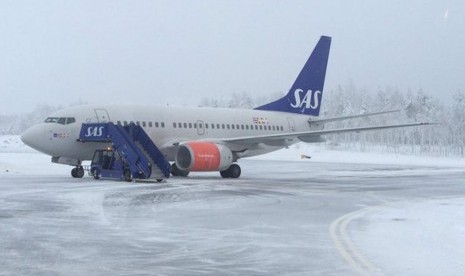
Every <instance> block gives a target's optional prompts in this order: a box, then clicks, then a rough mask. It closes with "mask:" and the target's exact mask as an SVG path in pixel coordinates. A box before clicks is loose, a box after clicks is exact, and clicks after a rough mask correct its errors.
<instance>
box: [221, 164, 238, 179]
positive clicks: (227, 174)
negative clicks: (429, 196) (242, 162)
mask: <svg viewBox="0 0 465 276" xmlns="http://www.w3.org/2000/svg"><path fill="white" fill-rule="evenodd" d="M220 174H221V176H222V177H223V178H239V176H241V167H239V165H237V164H232V165H231V166H229V168H227V169H226V170H224V171H220Z"/></svg>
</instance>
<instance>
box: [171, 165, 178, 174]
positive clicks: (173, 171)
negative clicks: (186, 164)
mask: <svg viewBox="0 0 465 276" xmlns="http://www.w3.org/2000/svg"><path fill="white" fill-rule="evenodd" d="M171 174H172V175H173V176H178V175H179V169H178V166H176V164H175V163H173V164H171Z"/></svg>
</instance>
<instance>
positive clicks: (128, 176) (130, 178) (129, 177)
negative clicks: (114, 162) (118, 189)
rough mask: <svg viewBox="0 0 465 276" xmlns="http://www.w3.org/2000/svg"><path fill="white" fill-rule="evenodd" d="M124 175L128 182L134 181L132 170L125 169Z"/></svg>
mask: <svg viewBox="0 0 465 276" xmlns="http://www.w3.org/2000/svg"><path fill="white" fill-rule="evenodd" d="M123 177H124V180H125V181H127V182H131V181H132V173H131V171H130V170H127V169H126V170H124V173H123Z"/></svg>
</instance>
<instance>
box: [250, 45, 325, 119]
mask: <svg viewBox="0 0 465 276" xmlns="http://www.w3.org/2000/svg"><path fill="white" fill-rule="evenodd" d="M330 46H331V37H329V36H322V37H321V38H320V41H318V44H317V45H316V46H315V49H313V52H312V54H311V55H310V57H309V58H308V60H307V63H305V65H304V68H302V71H300V74H299V76H298V77H297V79H296V80H295V82H294V84H293V85H292V87H291V89H290V90H289V92H288V93H287V95H286V96H284V97H283V98H281V99H279V100H277V101H274V102H271V103H269V104H265V105H262V106H259V107H257V108H255V109H258V110H270V111H282V112H290V113H298V114H306V115H313V116H318V115H319V114H320V105H321V99H322V96H323V86H324V83H325V75H326V66H327V65H328V56H329V48H330Z"/></svg>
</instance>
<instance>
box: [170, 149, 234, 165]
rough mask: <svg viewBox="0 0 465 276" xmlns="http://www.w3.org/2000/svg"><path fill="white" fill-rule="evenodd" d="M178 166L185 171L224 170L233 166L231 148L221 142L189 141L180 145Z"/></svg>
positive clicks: (177, 154) (177, 157)
mask: <svg viewBox="0 0 465 276" xmlns="http://www.w3.org/2000/svg"><path fill="white" fill-rule="evenodd" d="M175 162H176V166H177V167H178V168H179V169H181V170H183V171H222V170H226V169H227V168H229V166H231V164H232V162H233V154H232V152H231V150H230V149H229V148H228V147H226V146H224V145H220V144H214V143H208V142H189V143H185V144H182V145H180V146H179V148H178V152H177V153H176V158H175Z"/></svg>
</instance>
